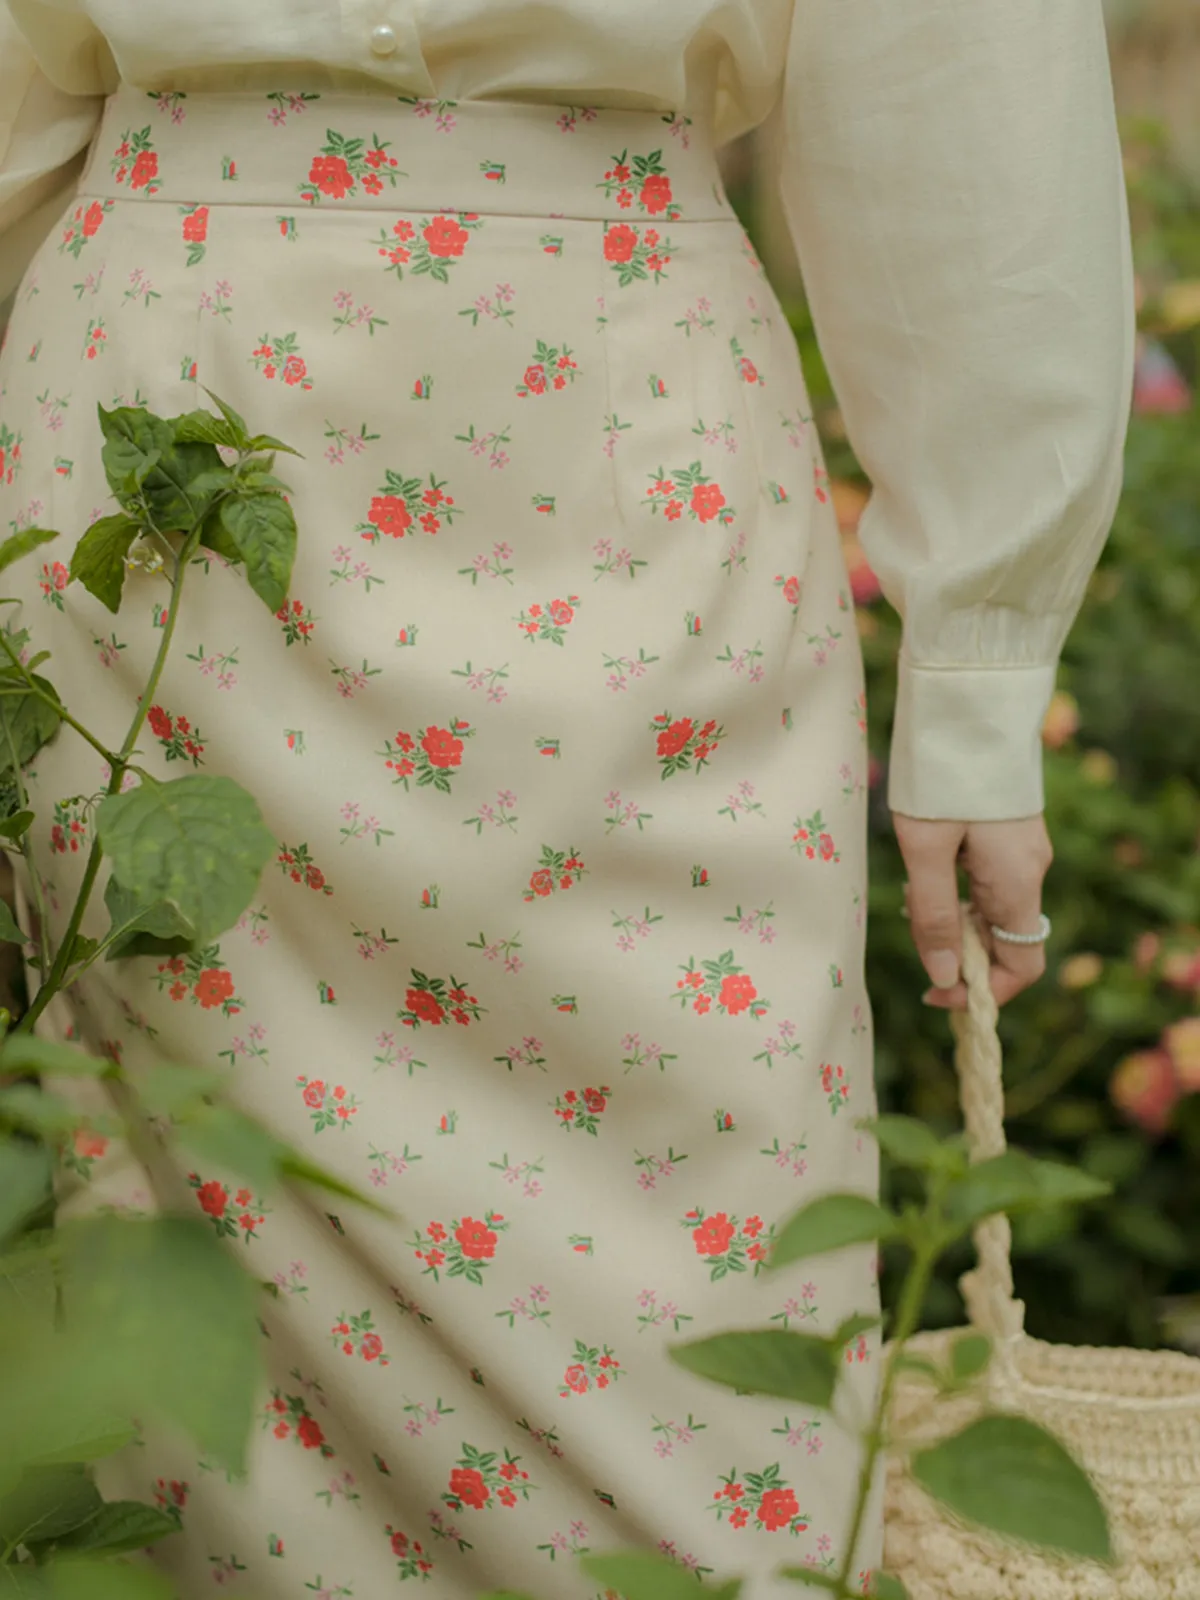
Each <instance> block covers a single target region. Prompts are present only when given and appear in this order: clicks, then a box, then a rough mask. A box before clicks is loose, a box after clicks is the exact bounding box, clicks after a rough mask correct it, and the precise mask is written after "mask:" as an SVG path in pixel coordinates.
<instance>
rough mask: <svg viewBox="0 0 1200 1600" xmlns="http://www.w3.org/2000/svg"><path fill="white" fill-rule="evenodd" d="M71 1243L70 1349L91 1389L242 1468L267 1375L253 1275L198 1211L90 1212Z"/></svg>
mask: <svg viewBox="0 0 1200 1600" xmlns="http://www.w3.org/2000/svg"><path fill="white" fill-rule="evenodd" d="M63 1238H64V1270H65V1271H66V1273H67V1277H68V1282H69V1299H70V1303H71V1306H72V1323H73V1326H72V1327H71V1328H70V1331H69V1335H68V1352H69V1353H70V1355H71V1357H72V1359H73V1360H75V1361H79V1362H82V1363H83V1372H84V1374H85V1375H86V1380H87V1381H88V1382H89V1383H91V1384H92V1385H93V1388H94V1392H96V1393H97V1394H98V1396H99V1397H102V1398H103V1399H104V1400H106V1401H107V1402H108V1403H109V1407H110V1409H113V1408H115V1409H117V1410H118V1411H125V1412H126V1413H127V1414H130V1415H134V1416H137V1417H139V1418H141V1419H142V1420H143V1421H149V1419H150V1418H152V1417H153V1418H156V1419H160V1420H162V1421H165V1422H169V1423H174V1424H177V1425H178V1426H179V1427H181V1428H184V1429H185V1430H186V1431H187V1432H188V1433H189V1434H190V1435H191V1436H192V1438H193V1439H194V1440H195V1441H196V1443H197V1444H198V1445H199V1447H200V1449H201V1450H202V1451H204V1452H211V1453H212V1454H214V1455H215V1456H217V1457H218V1458H219V1459H220V1460H221V1461H222V1462H223V1464H225V1465H226V1466H227V1467H228V1468H230V1470H232V1471H234V1472H235V1473H241V1472H244V1471H245V1466H246V1447H247V1441H248V1438H249V1434H250V1428H251V1423H252V1421H253V1416H254V1410H255V1398H256V1389H257V1385H258V1383H259V1379H260V1376H261V1372H262V1345H263V1340H262V1338H261V1337H260V1334H259V1328H258V1316H257V1313H258V1290H257V1287H256V1285H255V1282H254V1279H253V1278H252V1277H251V1276H250V1274H249V1273H247V1272H246V1271H245V1269H244V1268H243V1267H242V1266H241V1264H240V1263H239V1262H238V1260H237V1259H236V1258H235V1257H234V1256H233V1255H232V1254H231V1253H229V1252H227V1251H226V1249H225V1247H224V1246H223V1245H222V1243H221V1241H220V1240H219V1239H218V1238H217V1237H216V1235H215V1234H214V1233H213V1232H212V1231H211V1229H210V1228H209V1227H208V1225H207V1223H206V1222H204V1221H203V1220H202V1219H200V1218H199V1217H197V1218H196V1219H194V1220H193V1219H192V1218H190V1217H155V1218H149V1219H141V1218H124V1217H123V1218H115V1217H96V1218H91V1217H89V1218H87V1219H85V1220H82V1221H80V1222H77V1223H72V1224H69V1225H64V1227H63ZM62 1365H63V1362H62V1359H61V1358H60V1360H59V1361H58V1362H57V1363H56V1369H57V1368H58V1367H61V1366H62Z"/></svg>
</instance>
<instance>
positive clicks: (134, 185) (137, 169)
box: [129, 150, 158, 189]
mask: <svg viewBox="0 0 1200 1600" xmlns="http://www.w3.org/2000/svg"><path fill="white" fill-rule="evenodd" d="M157 176H158V157H157V156H156V155H155V153H154V151H153V150H140V151H139V152H138V157H137V160H136V161H135V162H134V163H133V175H132V176H131V177H130V179H129V187H130V188H131V189H144V188H145V187H146V185H147V184H148V183H149V182H150V180H151V179H152V178H156V177H157Z"/></svg>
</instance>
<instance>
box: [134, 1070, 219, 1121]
mask: <svg viewBox="0 0 1200 1600" xmlns="http://www.w3.org/2000/svg"><path fill="white" fill-rule="evenodd" d="M228 1084H229V1073H228V1072H226V1071H225V1070H224V1069H220V1070H218V1069H217V1068H215V1067H193V1066H186V1065H181V1064H180V1063H179V1062H176V1061H156V1062H155V1063H154V1064H153V1066H150V1067H148V1068H147V1069H146V1070H145V1072H139V1074H138V1077H137V1083H136V1086H135V1087H136V1089H137V1094H138V1098H139V1099H140V1100H141V1102H142V1104H143V1105H144V1106H145V1108H146V1110H147V1111H149V1112H150V1114H151V1115H152V1116H160V1117H175V1116H179V1115H180V1114H181V1113H183V1112H185V1111H187V1110H189V1109H190V1108H191V1107H192V1106H194V1105H198V1104H199V1103H200V1102H201V1101H203V1100H204V1099H205V1097H206V1096H210V1095H214V1094H217V1093H218V1092H219V1091H220V1090H222V1089H224V1088H226V1087H227V1086H228Z"/></svg>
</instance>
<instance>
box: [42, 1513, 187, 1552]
mask: <svg viewBox="0 0 1200 1600" xmlns="http://www.w3.org/2000/svg"><path fill="white" fill-rule="evenodd" d="M178 1532H179V1524H178V1522H176V1520H175V1518H174V1517H169V1516H168V1515H167V1513H166V1512H165V1511H160V1510H159V1509H158V1507H157V1506H149V1505H144V1504H143V1503H142V1502H141V1501H140V1500H108V1501H105V1502H103V1503H102V1504H101V1506H100V1509H99V1510H98V1511H97V1512H96V1514H95V1516H93V1517H92V1518H91V1519H90V1520H89V1521H88V1522H87V1523H86V1524H85V1525H84V1526H83V1527H80V1528H76V1529H75V1530H74V1531H73V1532H72V1533H71V1534H69V1535H68V1537H67V1538H66V1539H65V1540H61V1541H60V1542H59V1548H60V1549H70V1550H87V1551H91V1552H95V1551H97V1550H104V1551H107V1552H108V1554H109V1555H117V1554H118V1553H119V1552H121V1551H122V1550H143V1549H145V1547H146V1546H147V1545H148V1544H154V1543H155V1542H156V1541H157V1540H159V1539H165V1538H166V1537H167V1535H168V1534H171V1533H178Z"/></svg>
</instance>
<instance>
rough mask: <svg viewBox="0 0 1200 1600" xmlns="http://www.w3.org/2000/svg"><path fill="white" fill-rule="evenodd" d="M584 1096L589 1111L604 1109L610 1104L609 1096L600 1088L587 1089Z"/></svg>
mask: <svg viewBox="0 0 1200 1600" xmlns="http://www.w3.org/2000/svg"><path fill="white" fill-rule="evenodd" d="M583 1098H584V1101H585V1103H586V1105H587V1108H588V1110H589V1111H596V1112H600V1111H603V1110H604V1108H605V1106H606V1105H607V1104H608V1096H607V1095H605V1094H601V1093H600V1091H599V1089H585V1090H584V1091H583Z"/></svg>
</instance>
